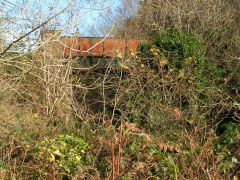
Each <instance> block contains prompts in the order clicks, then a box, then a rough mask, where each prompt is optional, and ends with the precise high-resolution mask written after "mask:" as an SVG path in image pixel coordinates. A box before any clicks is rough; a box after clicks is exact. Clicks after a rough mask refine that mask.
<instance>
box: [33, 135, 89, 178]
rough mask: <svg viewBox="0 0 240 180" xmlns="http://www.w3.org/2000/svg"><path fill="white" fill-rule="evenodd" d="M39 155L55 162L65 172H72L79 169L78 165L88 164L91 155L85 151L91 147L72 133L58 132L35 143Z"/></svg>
mask: <svg viewBox="0 0 240 180" xmlns="http://www.w3.org/2000/svg"><path fill="white" fill-rule="evenodd" d="M36 146H37V148H38V149H40V155H41V157H43V158H44V159H46V160H48V161H50V162H53V163H57V164H58V165H59V166H60V167H62V168H63V169H64V170H65V171H66V173H68V174H74V173H76V172H77V171H78V170H79V165H80V164H83V165H88V164H91V162H92V156H91V154H90V155H89V154H88V153H87V151H88V150H90V149H91V147H90V146H89V145H88V143H86V142H85V141H84V140H83V139H82V138H80V137H77V136H75V135H73V134H71V135H69V134H60V135H58V136H56V137H54V138H52V139H48V138H46V139H45V140H44V141H42V142H40V143H37V145H36Z"/></svg>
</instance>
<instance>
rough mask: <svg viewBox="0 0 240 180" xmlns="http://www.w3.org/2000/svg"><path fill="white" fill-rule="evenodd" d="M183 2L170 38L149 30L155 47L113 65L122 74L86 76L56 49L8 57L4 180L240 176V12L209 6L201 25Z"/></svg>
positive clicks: (3, 79) (0, 81)
mask: <svg viewBox="0 0 240 180" xmlns="http://www.w3.org/2000/svg"><path fill="white" fill-rule="evenodd" d="M149 2H150V4H151V3H152V4H153V5H155V6H154V7H158V5H160V4H161V1H149ZM174 2H175V3H174V4H170V5H169V4H168V5H166V4H165V5H164V6H162V7H161V10H162V12H163V13H162V15H161V18H162V16H164V15H166V18H169V16H167V14H164V13H166V12H167V10H169V11H170V12H171V11H173V12H174V14H175V16H176V17H175V16H172V18H171V19H169V22H168V24H167V25H166V26H163V24H161V23H159V24H157V23H156V24H155V26H158V27H162V30H161V31H160V30H159V29H158V30H156V28H155V29H154V28H153V29H149V31H147V30H146V29H145V28H143V29H141V31H142V30H144V32H141V35H144V34H147V35H148V36H147V37H146V38H149V39H150V40H151V41H150V42H151V43H148V44H147V43H145V44H142V45H141V46H139V49H138V50H137V51H134V50H133V51H131V52H129V54H130V56H128V57H124V55H122V54H120V53H118V54H117V57H115V59H114V58H113V59H108V60H109V61H110V62H112V63H113V62H114V60H116V59H117V60H118V62H119V63H118V66H117V67H116V65H114V66H111V63H110V66H109V67H108V68H106V69H96V68H95V67H93V68H89V69H81V68H78V66H77V65H76V64H78V62H77V61H78V59H73V58H71V57H69V59H63V60H62V61H60V60H59V59H58V58H57V57H55V56H56V54H54V52H55V51H54V50H49V49H48V50H49V51H48V54H47V53H43V52H42V51H39V50H32V51H29V52H25V53H23V52H17V53H16V52H15V53H13V52H8V53H7V54H4V55H2V56H0V86H1V90H0V148H1V153H0V157H1V158H0V177H1V178H2V179H113V180H115V179H122V180H127V179H129V180H130V179H238V178H239V177H240V162H239V161H240V152H239V148H240V124H239V121H240V96H239V93H240V89H239V85H240V71H239V67H240V62H239V57H240V51H239V49H240V46H239V45H240V44H239V42H240V40H239V29H238V25H236V24H235V22H236V21H235V19H236V18H237V17H236V13H237V12H235V11H233V10H235V9H234V8H233V7H232V6H230V5H229V4H228V2H227V4H228V6H225V7H224V6H223V5H224V4H225V3H226V2H225V1H221V2H220V1H201V2H203V4H201V5H206V4H207V5H208V6H207V8H206V9H205V11H206V12H205V11H204V10H203V14H204V16H203V18H199V14H198V10H199V9H198V8H197V9H196V10H195V9H193V10H192V13H190V12H189V13H190V14H188V13H187V12H186V13H185V14H184V13H182V11H185V9H184V8H185V6H186V4H184V3H186V2H184V1H181V2H180V1H174ZM196 2H197V1H196ZM181 5H182V6H181ZM218 6H219V7H221V8H220V9H221V10H218V9H215V10H216V11H214V12H211V13H215V14H214V16H209V18H207V16H205V13H206V14H207V12H209V11H208V10H209V9H211V7H212V8H214V7H215V8H216V7H218ZM151 7H152V6H151ZM174 7H175V8H174ZM176 8H178V10H179V8H182V11H176ZM224 8H225V9H224ZM231 8H232V9H231ZM158 10H159V9H158ZM159 11H160V10H159ZM150 14H151V15H152V16H153V15H154V13H153V14H152V13H150ZM190 15H191V16H190ZM152 16H149V17H148V18H150V17H152ZM183 16H184V18H182V17H183ZM226 17H228V18H229V19H227V18H226ZM159 18H160V17H159ZM177 19H178V20H179V19H181V20H182V21H181V22H179V21H177ZM183 19H184V20H183ZM151 20H153V21H155V20H156V19H155V18H154V19H151ZM193 21H194V22H195V23H194V24H193V25H192V26H191V27H189V26H186V24H184V23H189V24H191V23H192V22H193ZM198 21H199V22H198ZM136 22H139V20H137V21H136ZM143 22H144V21H143ZM146 22H147V24H144V23H143V24H142V26H144V25H146V27H148V28H150V26H147V25H149V22H151V21H146ZM164 23H166V22H164ZM181 23H183V25H182V26H181ZM209 23H210V24H209ZM206 24H209V26H207V25H206ZM203 25H206V26H205V29H204V27H203ZM213 25H214V26H213ZM117 32H118V33H120V32H122V31H119V30H118V31H117ZM125 33H126V32H125ZM226 33H228V36H226ZM144 38H145V37H143V39H144ZM49 41H51V38H50V39H49ZM51 43H53V44H54V47H57V45H58V44H57V41H52V42H51ZM47 45H48V44H47V43H46V42H43V44H41V46H42V47H44V48H48V46H47ZM3 49H4V47H3Z"/></svg>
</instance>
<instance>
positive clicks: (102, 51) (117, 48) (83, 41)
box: [41, 31, 148, 58]
mask: <svg viewBox="0 0 240 180" xmlns="http://www.w3.org/2000/svg"><path fill="white" fill-rule="evenodd" d="M41 35H42V40H43V41H46V40H47V39H48V38H51V37H54V38H56V39H57V40H58V43H57V44H56V42H55V44H54V43H52V42H51V39H50V42H49V43H48V45H45V48H44V50H47V51H48V52H49V51H50V52H53V53H58V54H59V55H60V54H61V56H62V57H63V58H66V57H69V56H72V57H77V56H80V57H87V56H92V57H100V56H105V57H114V56H116V55H117V54H119V53H120V54H121V55H122V56H123V57H124V56H129V55H130V53H131V52H136V51H137V47H138V46H139V45H140V44H141V43H146V42H148V41H146V40H136V39H117V38H102V37H66V36H63V37H60V33H59V32H58V31H45V32H42V33H41Z"/></svg>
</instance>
